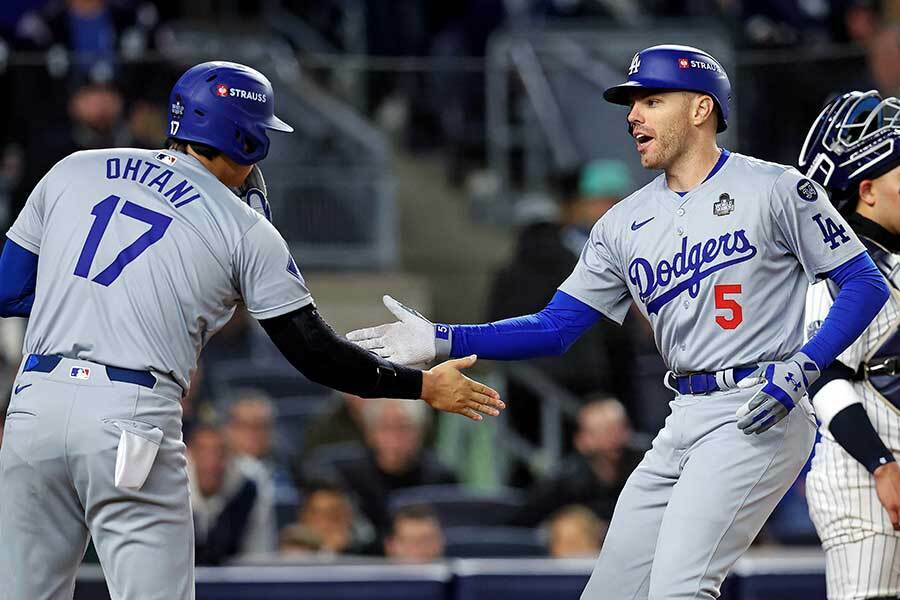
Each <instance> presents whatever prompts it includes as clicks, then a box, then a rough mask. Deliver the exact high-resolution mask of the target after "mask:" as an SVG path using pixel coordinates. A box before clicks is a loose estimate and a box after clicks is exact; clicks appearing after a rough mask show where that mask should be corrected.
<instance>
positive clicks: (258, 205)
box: [231, 165, 272, 223]
mask: <svg viewBox="0 0 900 600" xmlns="http://www.w3.org/2000/svg"><path fill="white" fill-rule="evenodd" d="M231 191H232V192H234V193H235V195H237V197H238V198H240V199H241V200H243V202H244V204H246V205H248V206H249V207H250V208H252V209H253V210H255V211H256V212H258V213H259V214H261V215H262V216H264V217H265V218H266V220H267V221H268V222H269V223H271V222H272V208H271V207H270V206H269V201H268V200H267V199H266V196H267V195H268V191H267V190H266V180H265V179H263V174H262V170H261V169H260V168H259V165H253V169H252V170H251V171H250V174H249V175H247V179H245V180H244V183H243V185H241V186H240V187H236V188H231Z"/></svg>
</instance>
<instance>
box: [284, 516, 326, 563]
mask: <svg viewBox="0 0 900 600" xmlns="http://www.w3.org/2000/svg"><path fill="white" fill-rule="evenodd" d="M321 548H322V539H321V538H320V537H319V536H318V535H317V534H316V532H314V531H313V530H312V529H310V528H309V527H307V526H305V525H301V524H300V523H294V524H293V525H288V526H287V527H285V528H284V529H282V530H281V534H280V535H279V536H278V552H279V554H280V555H281V556H284V557H298V556H310V555H313V554H317V553H318V552H319V550H321Z"/></svg>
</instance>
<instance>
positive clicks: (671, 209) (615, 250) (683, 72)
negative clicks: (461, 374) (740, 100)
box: [348, 46, 887, 600]
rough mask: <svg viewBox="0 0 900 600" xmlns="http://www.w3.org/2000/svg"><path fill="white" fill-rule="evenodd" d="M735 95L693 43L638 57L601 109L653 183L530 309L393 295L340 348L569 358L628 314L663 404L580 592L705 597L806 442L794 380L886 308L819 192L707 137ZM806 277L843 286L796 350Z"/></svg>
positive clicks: (871, 274) (413, 356)
mask: <svg viewBox="0 0 900 600" xmlns="http://www.w3.org/2000/svg"><path fill="white" fill-rule="evenodd" d="M730 91H731V88H730V85H729V82H728V77H727V75H726V74H725V71H724V69H723V68H722V66H721V65H720V64H719V63H718V62H717V61H716V60H715V59H714V58H713V57H712V56H710V55H709V54H707V53H705V52H703V51H701V50H698V49H696V48H691V47H686V46H654V47H652V48H647V49H646V50H642V51H641V52H638V53H637V54H635V55H634V59H633V60H632V61H631V65H630V66H629V68H628V75H627V81H626V82H625V83H623V84H621V85H617V86H615V87H612V88H609V89H608V90H606V92H605V93H604V98H606V100H608V101H610V102H613V103H616V104H624V105H626V106H629V107H630V108H629V111H628V114H627V122H628V129H629V132H630V133H631V137H632V138H633V141H634V143H635V144H636V146H637V151H638V153H639V154H640V158H641V164H642V165H643V166H644V167H645V168H648V169H660V170H662V173H661V174H660V175H659V176H658V177H657V178H656V179H654V180H653V181H652V182H651V183H649V184H648V185H646V186H645V187H643V188H642V189H640V190H638V191H637V192H635V193H634V194H632V195H631V196H629V197H628V198H626V199H625V200H623V201H621V202H620V203H618V204H617V205H616V206H614V207H613V208H611V209H610V210H609V211H608V212H607V213H606V214H605V215H604V216H603V217H602V218H600V220H599V221H597V223H596V225H595V226H594V228H593V230H592V231H591V236H590V239H589V240H588V242H587V244H586V245H585V247H584V250H583V251H582V254H581V257H580V259H579V261H578V263H577V265H576V266H575V269H574V271H573V273H572V274H571V275H570V276H569V277H568V279H566V280H565V281H564V282H563V283H562V285H560V287H559V290H558V291H557V292H556V294H555V296H554V297H553V298H552V299H551V300H550V303H549V304H548V305H547V306H546V307H545V308H544V309H543V310H541V311H540V312H538V313H536V314H534V315H528V316H524V317H518V318H514V319H508V320H505V321H499V322H495V323H489V324H486V325H444V324H436V325H433V324H431V323H430V322H428V321H427V320H426V319H424V318H423V317H421V316H420V315H418V314H415V313H412V312H409V311H408V310H404V308H403V307H402V306H401V305H399V303H397V302H396V301H395V300H393V299H391V298H390V297H387V298H386V304H387V305H388V308H390V309H392V312H394V314H395V315H397V316H398V317H399V318H400V321H399V322H397V323H392V324H388V325H382V326H379V327H375V328H370V329H365V330H360V331H356V332H353V333H351V334H350V336H348V337H350V338H351V339H353V340H354V341H356V342H357V343H359V344H360V345H362V346H363V347H365V348H371V349H373V350H376V351H377V352H379V353H380V354H381V355H382V356H387V357H390V358H391V360H394V361H398V362H401V363H412V362H416V361H426V360H429V359H432V358H434V357H436V356H443V355H449V356H458V355H462V354H466V353H468V352H470V351H474V349H478V354H479V356H481V357H483V358H493V359H518V358H527V357H533V356H540V355H547V354H560V353H563V352H565V350H566V348H567V347H568V346H569V344H571V342H572V340H574V339H575V338H577V337H578V336H579V335H580V334H581V333H582V332H583V331H585V330H586V329H587V328H588V327H590V326H591V325H592V324H593V323H595V322H596V321H597V320H598V319H600V318H601V317H605V318H608V319H611V320H613V321H615V322H616V323H621V322H622V320H623V319H624V318H625V314H626V312H627V311H628V309H629V306H630V305H631V303H632V301H634V302H635V303H636V304H637V306H638V308H639V309H640V311H641V312H642V313H643V314H644V316H645V317H646V318H647V319H649V321H650V324H651V325H652V327H653V331H654V335H655V338H656V343H657V346H658V347H659V349H660V352H661V353H662V356H663V357H664V359H665V361H666V363H667V364H668V366H669V369H670V372H669V374H668V375H667V384H668V385H669V387H670V388H671V389H673V390H674V391H675V393H676V396H675V398H674V400H673V401H672V402H671V403H670V407H671V414H670V415H669V417H668V419H667V420H666V424H665V427H664V428H663V429H662V430H661V431H660V433H659V434H658V435H657V437H656V439H655V440H654V442H653V446H652V448H651V449H650V450H649V451H648V452H647V454H646V455H645V457H644V459H643V460H642V462H641V463H640V465H639V466H638V467H637V469H636V470H635V471H634V473H633V474H632V475H631V477H630V478H629V479H628V482H627V483H626V485H625V488H624V490H623V491H622V494H621V495H620V497H619V501H618V504H617V506H616V509H615V512H614V514H613V517H612V522H611V524H610V529H609V534H608V536H607V538H606V542H605V544H604V547H603V550H602V551H601V553H600V557H599V559H598V561H597V565H596V567H595V568H594V572H593V574H592V576H591V578H590V580H589V582H588V584H587V587H586V588H585V590H584V593H583V594H582V598H584V599H592V600H594V599H609V600H622V599H623V598H627V599H639V598H643V599H647V598H652V599H653V600H660V599H673V600H674V599H687V598H706V599H708V598H716V597H718V595H719V587H720V585H721V583H722V580H723V579H724V578H725V575H726V574H727V572H728V571H729V569H730V567H731V566H732V565H733V564H734V562H735V561H736V560H737V558H738V557H739V556H740V555H741V554H742V553H743V552H744V551H745V550H746V549H747V547H748V546H749V545H750V543H751V542H752V541H753V539H754V538H755V537H756V535H757V533H758V532H759V530H760V528H761V527H762V525H763V523H764V522H765V521H766V518H767V517H768V516H769V514H770V513H771V512H772V510H773V508H774V507H775V505H776V503H777V502H778V500H779V499H780V498H781V497H782V495H783V494H784V492H785V491H786V490H787V489H788V487H789V486H790V485H791V483H792V482H793V481H794V480H795V478H796V477H797V475H798V474H799V473H800V470H801V468H802V467H803V465H804V463H805V462H806V459H807V457H808V456H809V453H810V450H811V449H812V445H813V440H814V436H815V424H814V420H813V419H812V417H811V415H810V407H809V402H808V400H807V399H806V390H807V388H808V387H809V385H810V384H811V383H812V382H813V381H815V380H816V379H817V378H818V376H819V373H820V372H821V370H822V369H824V368H825V367H826V366H828V365H829V364H830V363H831V362H832V361H833V360H834V358H835V356H837V355H838V354H839V353H840V352H841V351H843V350H844V349H845V348H846V347H847V346H849V345H850V343H851V342H852V341H853V340H854V339H856V337H857V336H858V335H859V334H860V333H861V332H862V331H863V329H865V327H866V325H867V324H868V323H869V321H870V320H871V319H872V317H874V315H875V314H876V312H877V311H878V310H879V309H880V308H881V306H882V305H883V304H884V302H885V300H886V298H887V288H886V284H885V282H884V279H883V278H882V277H881V275H880V273H879V272H878V269H877V268H876V267H875V265H874V264H872V260H871V259H870V258H869V256H868V255H867V254H866V253H865V249H864V247H863V245H862V244H861V243H860V241H859V240H858V239H857V238H856V236H855V234H854V233H853V231H852V230H851V229H850V228H849V226H848V225H847V224H846V222H845V221H844V220H843V218H842V217H841V216H840V215H839V214H838V212H837V211H836V210H835V208H834V207H833V206H832V205H831V204H830V202H828V200H827V197H826V195H825V192H824V190H822V188H821V187H820V186H819V185H818V184H816V183H814V182H812V181H810V180H809V179H806V178H804V177H803V176H802V175H800V173H798V172H797V171H796V170H795V169H792V168H790V167H786V166H782V165H777V164H773V163H768V162H763V161H760V160H757V159H755V158H750V157H748V156H742V155H740V154H736V153H731V152H729V151H727V150H724V149H720V148H719V147H718V146H717V145H716V133H717V132H721V131H723V130H725V128H726V127H727V125H728V99H729V96H730ZM819 278H828V279H830V280H832V281H833V282H834V283H835V285H836V286H837V287H838V288H840V291H839V292H838V294H837V297H836V298H835V301H834V305H833V306H832V308H831V311H830V312H829V315H828V317H827V318H826V319H825V320H824V322H823V325H822V327H821V329H820V330H819V331H818V333H817V334H816V335H815V336H814V337H813V338H812V339H810V340H809V341H808V342H807V343H806V344H804V343H803V341H804V340H803V309H804V298H805V294H806V288H807V284H808V282H812V281H815V280H816V279H819ZM510 293H515V291H514V290H510ZM798 404H800V405H801V406H799V407H797V405H798Z"/></svg>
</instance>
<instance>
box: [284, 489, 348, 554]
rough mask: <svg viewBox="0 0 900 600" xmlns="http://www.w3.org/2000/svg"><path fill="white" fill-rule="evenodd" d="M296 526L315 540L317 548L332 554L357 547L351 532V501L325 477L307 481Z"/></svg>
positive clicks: (345, 552)
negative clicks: (317, 544)
mask: <svg viewBox="0 0 900 600" xmlns="http://www.w3.org/2000/svg"><path fill="white" fill-rule="evenodd" d="M297 524H298V525H301V526H302V527H304V528H306V530H308V532H309V534H310V535H312V536H315V538H317V539H318V540H319V549H320V550H324V551H327V552H331V553H334V554H352V553H355V551H356V550H357V549H358V548H357V546H358V544H357V543H356V541H355V539H354V538H355V537H356V536H355V535H354V511H353V503H352V502H351V501H350V497H349V496H348V495H347V492H346V491H345V490H344V488H342V487H341V486H340V485H338V484H335V483H332V482H329V481H327V480H313V481H310V482H309V483H308V484H307V485H306V487H305V488H304V501H303V506H302V508H301V509H300V514H299V517H298V522H297Z"/></svg>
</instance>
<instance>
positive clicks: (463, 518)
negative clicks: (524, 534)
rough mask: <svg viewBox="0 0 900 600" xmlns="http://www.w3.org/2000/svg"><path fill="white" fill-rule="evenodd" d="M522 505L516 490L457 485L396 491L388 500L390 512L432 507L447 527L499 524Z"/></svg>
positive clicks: (520, 495) (522, 500) (426, 486)
mask: <svg viewBox="0 0 900 600" xmlns="http://www.w3.org/2000/svg"><path fill="white" fill-rule="evenodd" d="M523 503H524V496H523V494H522V492H520V491H519V490H515V489H512V488H503V489H500V490H498V491H495V492H487V493H486V492H478V491H473V490H472V489H470V488H467V487H465V486H460V485H423V486H418V487H411V488H405V489H402V490H397V491H396V492H394V493H393V494H391V496H390V498H389V499H388V509H389V510H390V512H391V513H394V512H396V511H397V510H399V509H401V508H403V507H405V506H411V505H415V504H428V505H430V506H431V507H432V508H434V510H435V512H436V513H437V515H438V518H439V519H440V521H441V524H442V525H443V526H444V527H445V528H446V527H464V526H475V525H501V524H503V523H505V522H506V521H507V520H508V519H509V517H510V515H511V514H513V513H514V512H515V511H516V510H517V509H519V508H520V507H521V506H522V505H523Z"/></svg>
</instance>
